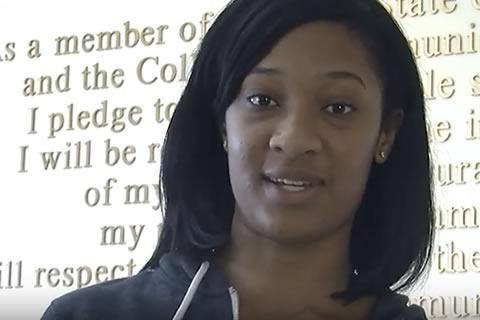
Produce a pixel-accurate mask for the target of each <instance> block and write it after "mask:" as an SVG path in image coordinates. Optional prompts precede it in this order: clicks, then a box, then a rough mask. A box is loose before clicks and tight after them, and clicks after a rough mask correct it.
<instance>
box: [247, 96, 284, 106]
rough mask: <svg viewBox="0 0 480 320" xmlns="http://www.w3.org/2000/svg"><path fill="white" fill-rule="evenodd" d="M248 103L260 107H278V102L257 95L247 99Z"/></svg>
mask: <svg viewBox="0 0 480 320" xmlns="http://www.w3.org/2000/svg"><path fill="white" fill-rule="evenodd" d="M247 99H248V101H249V102H250V103H251V104H253V105H255V106H259V107H274V106H277V102H276V101H275V100H273V99H272V98H270V97H269V96H265V95H261V94H256V95H253V96H250V97H248V98H247Z"/></svg>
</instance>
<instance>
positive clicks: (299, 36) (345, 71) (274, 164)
mask: <svg viewBox="0 0 480 320" xmlns="http://www.w3.org/2000/svg"><path fill="white" fill-rule="evenodd" d="M371 61H372V59H371V57H370V54H369V52H368V51H367V49H366V47H365V46H364V45H363V44H362V42H361V41H360V40H359V37H358V35H357V34H355V33H353V32H352V31H350V30H349V29H347V28H346V27H344V26H342V25H340V24H334V23H327V22H317V23H310V24H307V25H304V26H301V27H299V28H297V29H295V30H293V31H291V32H290V33H288V34H287V35H286V36H285V37H284V38H282V39H281V40H280V41H279V42H278V43H277V45H276V46H275V47H274V48H273V49H272V51H271V52H270V53H269V54H268V56H266V57H265V58H264V59H263V60H262V61H260V63H259V64H258V65H257V66H256V67H255V68H254V69H253V70H252V71H251V73H250V74H249V75H248V76H247V77H246V78H245V80H244V81H243V83H242V86H241V91H240V92H239V95H238V96H237V98H236V99H235V101H234V102H233V103H232V105H231V106H230V107H229V108H228V110H227V112H226V119H225V139H226V140H227V142H228V161H229V170H230V179H231V184H232V188H233V193H234V196H235V199H236V211H235V215H236V221H239V222H240V223H242V224H244V225H245V226H246V227H247V228H248V229H249V230H251V231H252V232H254V233H255V234H257V235H261V236H264V237H267V238H269V239H273V240H275V241H283V242H290V243H297V242H305V241H307V242H308V241H313V240H317V239H320V238H322V237H325V236H328V235H329V234H331V233H333V232H335V231H336V230H339V229H341V228H344V229H345V227H350V226H351V223H352V221H353V217H354V213H355V211H356V209H357V208H358V206H359V204H360V201H361V199H362V196H363V194H364V190H365V186H366V183H367V179H368V175H369V170H370V167H371V165H372V162H373V161H377V162H382V161H383V159H382V158H381V157H380V155H379V154H380V152H381V151H385V152H386V154H387V155H388V151H389V148H390V145H391V143H392V141H393V133H391V132H386V131H384V130H382V128H381V116H382V94H381V92H382V82H381V81H380V79H379V78H378V76H377V74H376V72H375V71H374V67H373V66H372V64H371ZM347 229H349V228H347Z"/></svg>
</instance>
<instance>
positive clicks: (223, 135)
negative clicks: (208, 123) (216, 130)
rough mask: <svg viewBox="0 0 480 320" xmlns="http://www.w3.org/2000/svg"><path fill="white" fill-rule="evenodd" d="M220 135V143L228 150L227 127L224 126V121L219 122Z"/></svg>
mask: <svg viewBox="0 0 480 320" xmlns="http://www.w3.org/2000/svg"><path fill="white" fill-rule="evenodd" d="M220 137H221V138H222V145H223V149H224V150H225V152H227V151H228V139H227V129H226V127H225V122H222V123H220Z"/></svg>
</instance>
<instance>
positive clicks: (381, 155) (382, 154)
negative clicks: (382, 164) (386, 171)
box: [380, 151, 387, 159]
mask: <svg viewBox="0 0 480 320" xmlns="http://www.w3.org/2000/svg"><path fill="white" fill-rule="evenodd" d="M380 158H382V159H385V158H387V154H386V153H385V151H382V152H380Z"/></svg>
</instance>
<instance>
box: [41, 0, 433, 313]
mask: <svg viewBox="0 0 480 320" xmlns="http://www.w3.org/2000/svg"><path fill="white" fill-rule="evenodd" d="M161 170H162V171H161V178H160V180H161V190H162V192H163V195H164V199H165V203H164V205H165V212H164V214H165V217H164V229H163V232H162V235H161V238H160V240H159V244H158V248H157V250H156V252H155V253H154V254H153V256H152V258H151V259H150V261H149V262H148V264H147V266H146V267H145V268H144V270H142V271H141V272H140V273H139V274H137V275H135V276H133V277H131V278H127V279H121V280H114V281H110V282H106V283H103V284H100V285H96V286H92V287H89V288H84V289H81V290H78V291H75V292H73V293H69V294H67V295H65V296H63V297H61V298H59V299H57V300H55V301H54V302H53V303H52V304H51V306H50V307H49V309H48V310H47V311H46V312H45V314H44V316H43V319H44V320H55V319H57V320H64V319H65V320H66V319H69V320H73V319H75V320H80V319H89V320H91V319H117V320H120V319H156V320H159V319H174V320H180V319H210V320H216V319H219V320H220V319H221V320H226V319H232V320H238V319H240V320H260V319H261V320H265V319H275V320H307V319H308V320H313V319H316V320H320V319H322V320H324V319H374V320H380V319H382V320H384V319H385V320H386V319H388V320H392V319H426V317H425V315H424V312H423V310H422V309H421V308H419V307H417V306H409V305H408V303H407V300H408V299H407V298H406V297H405V296H404V295H401V294H399V293H397V291H398V290H401V289H407V288H409V287H411V285H412V284H414V283H415V282H416V281H418V280H419V279H420V277H421V275H422V274H423V273H424V272H425V271H426V270H427V267H428V265H429V261H430V252H431V246H432V238H433V214H432V190H431V178H430V171H431V167H430V158H429V146H428V139H427V133H426V121H425V114H424V100H423V91H422V85H421V82H420V78H419V75H418V70H417V67H416V64H415V60H414V57H413V56H412V54H411V52H410V49H409V45H408V42H407V40H406V39H405V37H404V36H403V35H402V33H401V31H400V29H399V27H398V26H397V25H396V24H395V22H394V21H393V19H392V17H391V16H390V15H389V14H388V13H387V12H386V11H385V10H384V8H383V7H382V5H381V4H379V3H378V2H377V1H376V0H363V1H358V0H234V1H233V2H232V3H230V4H229V5H228V7H227V8H226V9H225V10H224V11H223V12H222V13H221V14H220V15H219V17H218V19H217V20H216V22H215V23H214V25H213V26H212V27H211V29H210V30H209V32H208V34H207V35H206V36H205V38H204V40H203V42H202V45H201V48H200V50H199V52H198V55H197V58H196V61H195V63H194V66H193V69H192V73H191V77H190V79H189V81H188V84H187V86H186V88H185V91H184V92H183V95H182V97H181V99H180V101H179V104H178V107H177V108H176V112H175V114H174V116H173V119H172V121H171V123H170V126H169V129H168V132H167V135H166V138H165V142H164V149H163V157H162V166H161Z"/></svg>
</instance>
